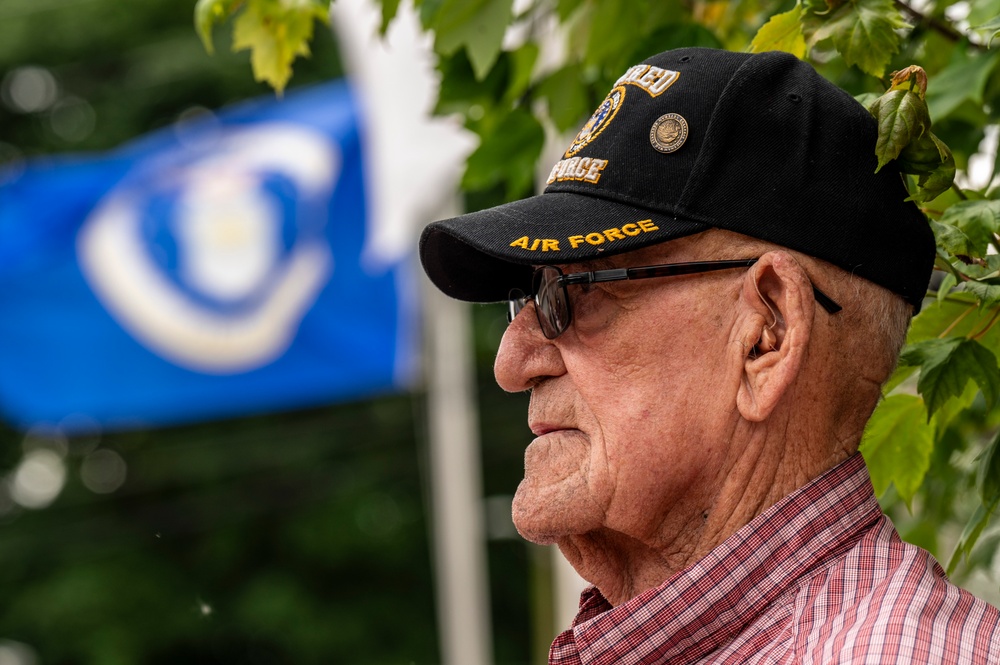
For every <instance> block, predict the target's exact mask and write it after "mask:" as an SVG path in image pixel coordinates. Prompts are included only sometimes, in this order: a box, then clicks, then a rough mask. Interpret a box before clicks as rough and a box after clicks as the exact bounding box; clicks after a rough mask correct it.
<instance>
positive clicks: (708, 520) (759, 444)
mask: <svg viewBox="0 0 1000 665" xmlns="http://www.w3.org/2000/svg"><path fill="white" fill-rule="evenodd" d="M792 429H794V428H784V431H785V432H786V434H784V435H783V436H782V437H781V440H780V441H774V440H769V439H771V438H773V437H768V436H767V434H766V433H764V432H760V431H758V432H753V433H750V432H736V431H734V432H733V433H732V435H733V437H734V438H733V439H732V440H734V441H744V442H745V445H743V446H740V447H735V446H734V447H733V449H737V450H740V451H741V454H740V455H739V456H737V457H734V458H733V459H732V460H730V461H729V462H728V463H727V464H726V465H724V466H723V467H722V468H721V469H720V471H719V473H718V476H717V478H716V482H715V483H714V485H715V487H716V488H717V489H716V490H715V491H714V492H710V493H706V495H705V496H708V497H710V498H709V499H708V500H706V501H704V502H703V503H702V504H698V503H696V502H692V503H690V504H689V505H687V506H684V507H679V508H678V510H676V511H675V514H670V515H666V516H665V517H664V520H663V522H662V524H661V526H660V529H659V530H658V532H657V533H656V534H652V535H651V536H650V537H649V538H646V539H638V538H635V537H633V536H628V535H625V534H622V533H618V532H615V531H611V530H608V529H599V530H596V531H593V532H589V533H585V534H579V535H572V536H567V537H565V538H562V539H560V540H559V541H558V545H559V549H560V551H561V552H562V554H563V556H565V557H566V559H567V560H568V561H569V562H570V564H571V565H572V566H573V567H574V568H575V569H576V570H577V572H578V573H579V574H580V575H581V576H582V577H583V578H584V579H586V580H587V581H589V582H591V583H592V584H594V585H595V586H596V587H597V588H598V589H600V591H601V593H602V595H603V596H604V597H605V598H606V599H607V600H608V602H610V603H611V604H612V605H620V604H622V603H624V602H627V601H628V600H630V599H632V598H634V597H635V596H637V595H639V594H640V593H642V592H643V591H645V590H647V589H650V588H653V587H656V586H659V585H660V584H662V583H663V582H665V581H666V580H668V579H669V578H670V577H672V576H673V575H674V574H676V573H678V572H680V571H681V570H684V569H685V568H687V567H689V566H691V565H693V564H695V563H697V562H698V561H700V560H701V559H702V558H704V557H705V556H706V555H707V554H708V553H709V552H710V551H712V550H713V549H714V548H715V547H717V546H718V545H719V544H721V543H722V542H724V541H725V540H726V539H727V538H729V537H730V536H731V535H732V534H734V533H735V532H736V531H738V530H739V529H740V528H742V527H743V526H744V525H746V524H747V523H749V522H750V521H751V520H753V519H754V518H755V517H757V516H758V515H760V514H761V513H763V512H764V511H765V510H767V509H768V508H770V507H771V506H772V505H774V504H775V503H777V502H778V501H780V500H781V499H782V498H783V497H785V496H787V495H788V494H790V493H791V492H793V491H794V490H796V489H798V488H799V487H802V486H803V485H805V484H806V483H808V482H809V481H810V480H812V479H813V478H815V477H817V476H819V475H820V474H821V473H823V472H824V471H826V470H827V469H829V468H831V467H833V466H835V465H836V464H838V463H839V462H841V461H843V460H844V459H846V457H848V456H849V455H850V452H851V451H847V450H838V451H836V452H820V451H821V450H823V449H824V448H825V449H826V450H827V451H829V448H828V446H829V442H826V443H823V444H820V443H818V442H816V445H815V446H813V445H811V442H810V441H808V440H807V438H806V436H805V435H804V433H802V432H798V433H797V434H799V435H800V437H799V438H797V439H795V440H797V441H799V442H800V444H799V445H793V446H790V445H789V444H788V442H789V440H793V439H789V438H788V437H794V434H793V433H792V432H791V430H792ZM779 444H780V445H779ZM779 450H780V451H784V452H785V454H784V455H778V454H777V453H776V452H775V451H779ZM792 451H795V452H792Z"/></svg>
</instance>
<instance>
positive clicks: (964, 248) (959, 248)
mask: <svg viewBox="0 0 1000 665" xmlns="http://www.w3.org/2000/svg"><path fill="white" fill-rule="evenodd" d="M929 221H930V224H931V230H932V231H933V232H934V240H935V242H937V245H938V247H943V248H944V249H946V250H947V251H948V252H950V253H951V254H969V236H967V235H965V234H964V233H963V232H962V230H961V229H960V228H958V227H957V226H952V225H951V224H942V223H941V222H935V221H934V220H933V219H932V220H929ZM947 276H948V277H951V278H952V279H954V278H955V276H954V275H952V274H951V273H948V275H947ZM952 286H955V284H952ZM939 292H940V291H939Z"/></svg>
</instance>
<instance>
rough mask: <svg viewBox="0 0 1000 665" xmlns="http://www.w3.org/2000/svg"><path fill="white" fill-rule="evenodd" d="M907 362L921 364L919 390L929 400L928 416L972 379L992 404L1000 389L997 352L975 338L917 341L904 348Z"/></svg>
mask: <svg viewBox="0 0 1000 665" xmlns="http://www.w3.org/2000/svg"><path fill="white" fill-rule="evenodd" d="M903 355H904V356H905V360H904V361H903V362H905V363H906V364H907V365H918V364H919V365H920V378H919V379H918V380H917V391H918V392H919V393H920V394H921V395H922V396H923V398H924V402H925V403H926V404H927V415H928V418H929V417H930V416H933V415H934V412H935V411H937V410H938V409H939V408H940V407H941V406H942V405H943V404H944V403H945V402H946V401H947V400H948V398H950V397H957V396H958V395H961V394H962V392H963V391H964V390H965V386H966V384H968V382H969V381H975V382H976V384H977V385H978V386H979V388H980V389H981V390H982V391H983V396H984V397H985V398H986V403H987V405H989V406H992V405H993V403H994V402H996V398H997V393H998V392H1000V370H998V368H997V358H996V356H995V355H993V352H992V351H990V350H989V349H987V348H986V347H984V346H983V345H982V344H980V343H979V342H977V341H976V340H974V339H966V338H964V337H948V338H945V339H929V340H926V341H923V342H918V343H917V344H913V345H911V346H909V347H907V349H906V350H905V351H904V353H903Z"/></svg>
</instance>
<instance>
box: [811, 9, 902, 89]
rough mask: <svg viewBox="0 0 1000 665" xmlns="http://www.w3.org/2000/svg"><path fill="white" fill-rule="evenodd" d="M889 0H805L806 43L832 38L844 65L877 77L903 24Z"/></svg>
mask: <svg viewBox="0 0 1000 665" xmlns="http://www.w3.org/2000/svg"><path fill="white" fill-rule="evenodd" d="M906 25H907V24H906V21H904V20H903V15H902V14H901V13H900V11H899V9H898V8H897V7H896V6H895V4H894V3H893V0H849V1H847V2H839V3H832V4H828V3H826V2H822V0H807V1H806V3H805V13H804V15H803V30H804V32H805V35H806V38H807V39H808V40H809V43H810V44H816V43H817V42H820V41H822V40H824V39H832V40H833V45H834V47H835V48H836V49H837V51H838V52H839V53H840V55H841V56H843V58H844V62H846V63H847V64H848V65H854V66H857V67H858V68H859V69H860V70H861V71H863V72H865V73H866V74H871V75H872V76H875V77H879V78H881V77H882V76H883V75H884V74H885V68H886V67H887V66H888V64H889V60H890V59H891V58H892V55H893V54H894V53H896V51H898V50H899V44H900V41H901V39H902V38H901V37H900V36H899V35H898V34H897V33H896V30H898V29H900V28H905V27H906Z"/></svg>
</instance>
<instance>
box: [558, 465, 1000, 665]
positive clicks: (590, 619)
mask: <svg viewBox="0 0 1000 665" xmlns="http://www.w3.org/2000/svg"><path fill="white" fill-rule="evenodd" d="M549 662H550V663H552V664H558V665H569V664H571V663H573V664H583V663H587V664H588V665H589V664H593V665H598V664H600V665H612V664H614V665H625V664H628V663H650V664H651V663H669V664H670V665H675V664H681V663H731V664H736V663H739V664H740V665H743V664H749V663H816V664H820V663H822V664H824V665H825V664H831V663H839V664H845V665H846V664H848V663H849V664H851V665H860V664H862V663H864V664H869V663H870V664H873V665H874V664H879V665H887V664H891V663H898V664H903V663H905V664H906V665H914V664H919V665H922V664H928V665H929V664H931V663H934V664H944V663H949V664H951V663H954V664H958V663H962V664H963V665H964V664H966V663H969V664H982V665H988V664H993V665H996V664H998V663H1000V612H998V610H997V609H996V608H994V607H992V606H991V605H989V604H987V603H985V602H983V601H981V600H979V599H977V598H976V597H975V596H973V595H971V594H970V593H968V592H967V591H964V590H962V589H959V588H958V587H956V586H954V585H953V584H951V583H950V582H949V581H948V580H947V579H946V578H945V575H944V571H943V570H942V569H941V567H940V566H939V565H938V563H937V562H936V561H935V560H934V559H933V558H932V557H931V555H930V554H928V553H927V552H925V551H924V550H922V549H920V548H918V547H915V546H913V545H909V544H907V543H904V542H902V541H901V540H900V539H899V536H898V534H897V533H896V530H895V529H894V528H893V526H892V523H891V522H890V521H889V520H888V518H886V517H885V516H884V515H883V514H882V512H881V510H880V509H879V505H878V503H877V502H876V500H875V495H874V492H873V491H872V487H871V482H870V480H869V477H868V470H867V469H866V468H865V464H864V461H863V460H862V458H861V456H860V455H855V456H853V457H851V458H850V459H848V460H847V461H845V462H844V463H842V464H840V465H839V466H837V467H835V468H833V469H831V470H829V471H827V472H826V473H824V474H823V475H822V476H820V477H819V478H816V479H815V480H813V481H812V482H811V483H809V484H808V485H806V486H805V487H803V488H801V489H799V490H796V491H795V492H794V493H792V494H790V495H789V496H787V497H785V498H784V499H782V500H781V501H779V502H778V503H777V504H775V505H774V506H772V507H771V508H769V509H768V510H767V511H766V512H764V513H763V514H762V515H760V516H758V517H757V518H756V519H754V520H753V521H752V522H750V523H749V524H747V525H746V526H744V527H743V528H742V529H740V530H739V531H737V532H736V533H735V534H733V535H732V536H731V537H730V538H728V539H727V540H726V541H725V542H724V543H722V544H721V545H719V546H718V547H716V548H715V549H714V550H712V552H710V553H709V554H708V556H706V557H705V558H704V559H702V560H701V561H699V562H698V563H696V564H695V565H693V566H691V567H690V568H688V569H686V570H683V571H681V572H679V573H677V574H676V575H674V576H673V577H671V578H670V579H669V580H667V581H666V582H665V583H664V584H663V585H661V586H660V587H657V588H655V589H649V590H647V591H645V592H643V593H642V594H640V595H638V596H636V597H635V598H633V599H631V600H630V601H628V602H627V603H624V604H622V605H619V606H618V607H614V608H613V607H611V605H610V604H609V603H608V602H607V601H606V600H605V599H604V597H603V596H602V595H601V594H600V592H599V591H597V589H596V588H594V587H591V588H589V589H587V590H586V591H584V592H583V595H582V596H581V599H580V611H579V613H578V614H577V617H576V619H575V621H574V622H573V627H572V628H571V629H570V630H567V631H566V632H564V633H562V634H561V635H559V636H558V637H557V638H556V641H555V642H554V643H553V645H552V649H551V651H550V652H549Z"/></svg>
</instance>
